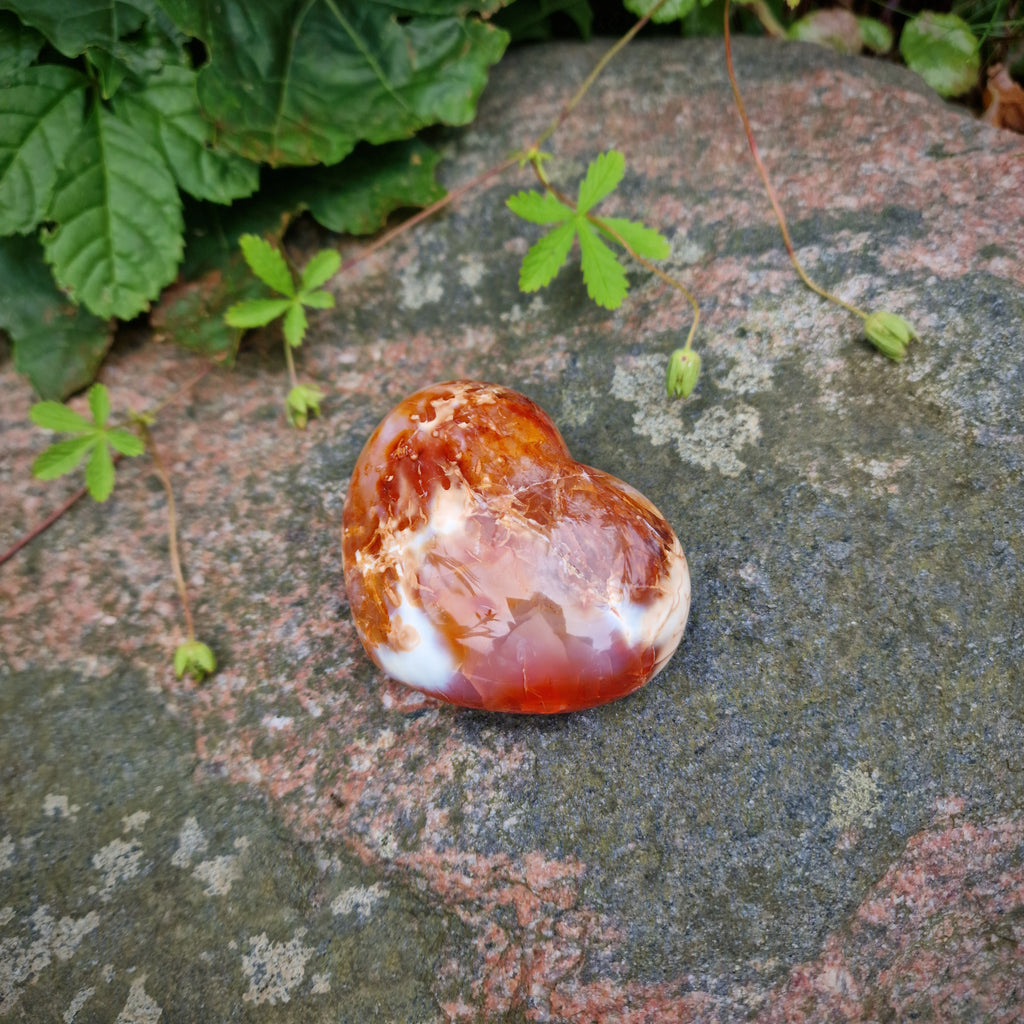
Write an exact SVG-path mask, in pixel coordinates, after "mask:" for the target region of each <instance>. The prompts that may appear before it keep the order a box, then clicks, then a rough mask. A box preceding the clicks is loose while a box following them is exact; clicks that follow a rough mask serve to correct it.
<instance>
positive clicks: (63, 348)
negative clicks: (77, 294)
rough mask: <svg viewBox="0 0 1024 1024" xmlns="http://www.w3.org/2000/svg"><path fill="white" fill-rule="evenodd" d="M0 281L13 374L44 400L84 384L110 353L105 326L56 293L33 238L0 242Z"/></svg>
mask: <svg viewBox="0 0 1024 1024" xmlns="http://www.w3.org/2000/svg"><path fill="white" fill-rule="evenodd" d="M0 281H3V287H2V288H0V328H3V329H4V330H6V331H7V332H8V333H9V334H10V336H11V340H12V342H13V344H14V366H15V369H17V371H18V372H19V373H23V374H25V375H27V377H28V379H29V380H30V381H31V382H32V386H33V387H34V388H35V389H36V391H37V392H38V393H39V395H40V396H42V397H43V398H66V397H67V396H68V395H70V394H74V392H76V391H79V390H81V389H82V388H83V387H85V386H86V385H87V384H89V383H90V382H91V381H92V379H93V377H95V376H96V371H97V370H98V369H99V366H100V363H101V362H102V361H103V357H104V356H105V355H106V354H107V349H108V348H110V343H111V340H112V338H113V332H112V331H111V327H110V323H109V322H108V321H106V320H101V319H100V318H99V317H95V316H93V315H92V314H91V313H90V312H88V311H87V310H85V309H82V308H81V307H80V306H75V305H74V304H72V303H71V302H69V301H68V297H67V296H66V295H64V294H63V293H62V292H60V291H59V290H58V288H57V286H56V285H55V284H54V283H53V274H52V273H51V272H50V268H49V267H48V266H47V265H46V262H45V261H44V260H43V250H42V246H40V244H39V240H38V239H37V238H35V237H34V236H31V235H26V236H22V237H17V236H15V237H12V238H0Z"/></svg>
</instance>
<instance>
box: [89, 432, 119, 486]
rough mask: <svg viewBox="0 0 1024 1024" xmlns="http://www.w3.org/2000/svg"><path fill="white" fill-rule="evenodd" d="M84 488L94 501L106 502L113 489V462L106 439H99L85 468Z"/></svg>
mask: <svg viewBox="0 0 1024 1024" xmlns="http://www.w3.org/2000/svg"><path fill="white" fill-rule="evenodd" d="M85 486H86V487H87V488H88V489H89V494H91V495H92V497H93V499H94V500H95V501H106V500H107V498H109V497H110V492H111V491H113V489H114V460H113V459H112V458H111V457H110V449H109V448H108V447H107V442H106V439H105V438H103V437H99V438H97V439H96V443H95V445H94V446H93V449H92V455H91V456H89V463H88V465H87V466H86V467H85Z"/></svg>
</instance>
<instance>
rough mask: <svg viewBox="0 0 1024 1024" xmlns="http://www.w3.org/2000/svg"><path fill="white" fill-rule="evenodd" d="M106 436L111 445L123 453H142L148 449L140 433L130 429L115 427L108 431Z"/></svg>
mask: <svg viewBox="0 0 1024 1024" xmlns="http://www.w3.org/2000/svg"><path fill="white" fill-rule="evenodd" d="M106 438H107V440H108V441H109V442H110V447H111V448H113V449H114V451H117V452H120V453H121V454H122V455H141V454H142V453H143V452H144V451H145V450H146V444H145V442H144V441H143V440H142V438H141V437H139V435H138V434H133V433H132V432H131V431H130V430H121V429H120V428H118V427H115V428H114V429H113V430H108V431H107V432H106Z"/></svg>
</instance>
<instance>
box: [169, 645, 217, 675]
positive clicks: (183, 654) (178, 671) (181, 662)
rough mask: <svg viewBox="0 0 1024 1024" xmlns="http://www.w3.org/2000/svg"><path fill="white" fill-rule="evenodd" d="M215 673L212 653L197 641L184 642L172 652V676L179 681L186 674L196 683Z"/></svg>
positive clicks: (215, 668) (214, 659)
mask: <svg viewBox="0 0 1024 1024" xmlns="http://www.w3.org/2000/svg"><path fill="white" fill-rule="evenodd" d="M216 671H217V659H216V658H215V657H214V656H213V651H211V650H210V648H209V647H207V646H206V644H204V643H202V642H201V641H199V640H186V641H185V642H184V643H183V644H178V649H177V650H176V651H175V652H174V674H175V675H176V676H177V677H178V678H179V679H180V678H181V677H182V676H183V675H185V673H186V672H187V673H188V674H189V675H190V676H192V677H193V678H194V679H195V681H196V682H197V683H201V682H202V681H203V678H204V677H205V676H208V675H212V674H213V673H214V672H216Z"/></svg>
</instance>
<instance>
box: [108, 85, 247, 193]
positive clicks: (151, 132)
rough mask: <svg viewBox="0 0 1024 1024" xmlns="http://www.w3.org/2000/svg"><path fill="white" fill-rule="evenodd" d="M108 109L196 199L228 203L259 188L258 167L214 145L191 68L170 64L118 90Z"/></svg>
mask: <svg viewBox="0 0 1024 1024" xmlns="http://www.w3.org/2000/svg"><path fill="white" fill-rule="evenodd" d="M114 109H115V110H116V111H117V113H118V114H119V115H120V116H121V117H122V118H124V120H125V121H126V122H127V123H128V124H130V125H131V126H132V127H133V128H134V129H135V130H136V131H137V132H138V133H139V134H140V135H141V136H142V137H143V138H144V139H145V140H146V141H147V142H148V143H149V144H150V145H151V146H152V147H153V148H154V149H156V150H158V151H159V152H160V153H162V154H163V157H164V159H165V160H166V162H167V165H168V167H170V169H171V172H172V173H173V174H174V177H175V179H176V180H177V182H178V184H179V185H180V186H181V188H183V189H184V190H185V191H186V192H188V193H189V194H191V195H193V196H196V198H198V199H208V200H210V201H212V202H215V203H230V202H232V200H234V199H238V198H241V197H243V196H248V195H251V194H252V193H253V192H255V191H256V189H257V187H258V186H259V167H258V166H257V165H256V164H254V163H252V162H251V161H249V160H245V159H243V158H242V157H239V156H236V155H235V154H234V153H231V152H229V151H228V150H226V149H223V148H221V147H219V146H217V145H216V138H215V132H214V127H213V125H212V124H211V123H210V122H209V121H207V120H206V118H204V117H203V114H202V111H201V110H200V108H199V95H198V93H197V92H196V72H195V71H193V70H192V69H191V68H186V67H177V66H174V65H170V66H168V67H166V68H164V69H163V70H162V71H161V72H160V73H159V74H157V75H153V76H152V77H149V78H147V79H146V80H145V81H144V82H136V83H133V84H132V85H130V86H128V87H126V88H124V89H122V90H121V91H120V92H119V93H118V95H117V98H116V101H115V103H114Z"/></svg>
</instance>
